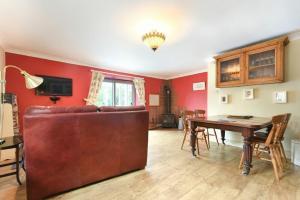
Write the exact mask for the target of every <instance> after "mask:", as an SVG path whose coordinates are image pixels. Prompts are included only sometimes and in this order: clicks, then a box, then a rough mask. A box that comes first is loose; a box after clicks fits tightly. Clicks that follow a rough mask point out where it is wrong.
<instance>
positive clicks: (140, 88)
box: [133, 78, 146, 106]
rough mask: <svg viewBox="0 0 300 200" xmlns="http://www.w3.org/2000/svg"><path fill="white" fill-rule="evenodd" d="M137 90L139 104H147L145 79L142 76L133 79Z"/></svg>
mask: <svg viewBox="0 0 300 200" xmlns="http://www.w3.org/2000/svg"><path fill="white" fill-rule="evenodd" d="M133 83H134V87H135V91H136V94H137V97H138V98H137V100H138V105H143V106H144V105H145V104H146V99H145V80H144V79H141V78H135V79H133Z"/></svg>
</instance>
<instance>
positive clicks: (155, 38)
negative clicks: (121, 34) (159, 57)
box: [143, 31, 166, 51]
mask: <svg viewBox="0 0 300 200" xmlns="http://www.w3.org/2000/svg"><path fill="white" fill-rule="evenodd" d="M165 40H166V36H165V35H164V34H163V33H159V32H157V31H152V32H149V33H146V34H145V35H144V36H143V42H144V43H145V44H146V45H147V46H149V47H150V48H151V49H152V50H153V51H156V49H158V48H159V47H160V46H161V45H162V43H163V42H164V41H165Z"/></svg>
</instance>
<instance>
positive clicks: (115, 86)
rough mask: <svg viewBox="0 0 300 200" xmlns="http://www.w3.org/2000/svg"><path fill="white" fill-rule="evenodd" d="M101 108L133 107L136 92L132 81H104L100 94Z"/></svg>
mask: <svg viewBox="0 0 300 200" xmlns="http://www.w3.org/2000/svg"><path fill="white" fill-rule="evenodd" d="M99 101H100V102H99V104H100V105H101V106H132V105H134V103H135V90H134V86H133V83H132V81H125V80H115V79H104V81H103V83H102V86H101V91H100V94H99Z"/></svg>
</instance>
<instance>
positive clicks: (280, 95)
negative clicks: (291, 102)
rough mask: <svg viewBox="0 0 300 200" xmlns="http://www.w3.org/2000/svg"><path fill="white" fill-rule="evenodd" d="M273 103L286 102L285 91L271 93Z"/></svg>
mask: <svg viewBox="0 0 300 200" xmlns="http://www.w3.org/2000/svg"><path fill="white" fill-rule="evenodd" d="M273 101H274V103H287V91H276V92H274V94H273Z"/></svg>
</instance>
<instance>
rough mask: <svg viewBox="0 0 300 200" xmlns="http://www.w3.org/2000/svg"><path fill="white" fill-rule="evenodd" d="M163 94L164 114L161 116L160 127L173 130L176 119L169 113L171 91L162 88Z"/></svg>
mask: <svg viewBox="0 0 300 200" xmlns="http://www.w3.org/2000/svg"><path fill="white" fill-rule="evenodd" d="M164 94H165V113H164V114H162V127H163V128H175V127H177V125H176V119H175V115H174V114H172V113H171V89H170V88H169V86H165V87H164Z"/></svg>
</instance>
